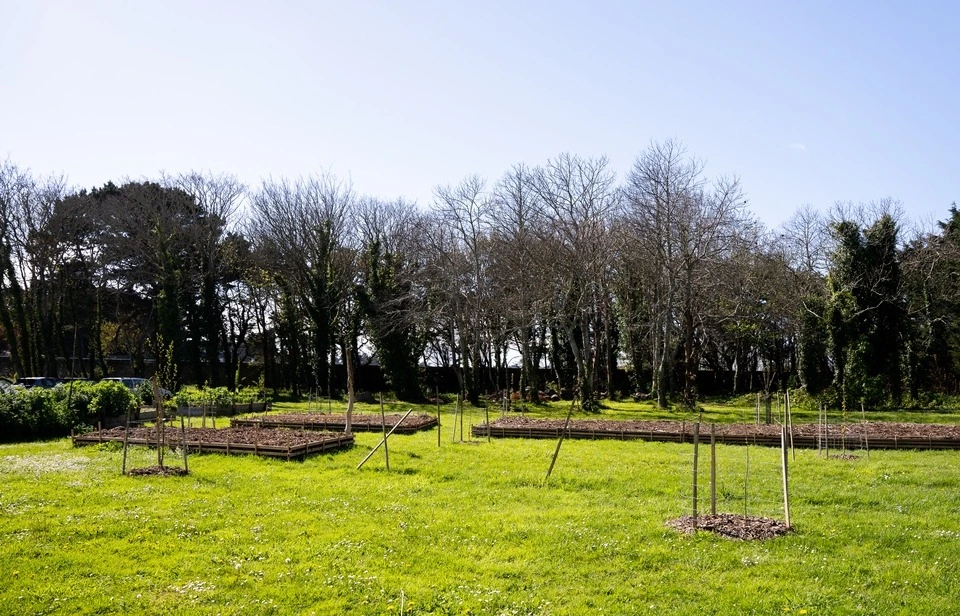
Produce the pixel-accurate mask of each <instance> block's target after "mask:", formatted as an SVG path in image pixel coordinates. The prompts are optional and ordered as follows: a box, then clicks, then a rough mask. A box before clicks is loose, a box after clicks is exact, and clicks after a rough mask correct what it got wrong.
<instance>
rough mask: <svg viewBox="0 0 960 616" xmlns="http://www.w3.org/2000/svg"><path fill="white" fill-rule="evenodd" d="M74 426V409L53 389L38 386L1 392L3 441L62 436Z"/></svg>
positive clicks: (0, 423) (0, 424)
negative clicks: (57, 396) (59, 397)
mask: <svg viewBox="0 0 960 616" xmlns="http://www.w3.org/2000/svg"><path fill="white" fill-rule="evenodd" d="M71 427H72V421H71V413H69V412H68V410H67V409H66V405H65V404H63V403H60V402H58V401H57V399H56V393H55V392H54V391H52V390H49V389H41V388H39V387H35V388H33V389H18V390H15V391H13V392H12V393H9V394H0V439H2V440H4V441H28V440H34V439H40V438H49V437H53V436H62V435H64V434H66V433H68V432H69V431H70V428H71Z"/></svg>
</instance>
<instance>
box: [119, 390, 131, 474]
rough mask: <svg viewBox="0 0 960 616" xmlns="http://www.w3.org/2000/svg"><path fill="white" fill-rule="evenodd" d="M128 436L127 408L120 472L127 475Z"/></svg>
mask: <svg viewBox="0 0 960 616" xmlns="http://www.w3.org/2000/svg"><path fill="white" fill-rule="evenodd" d="M129 436H130V408H129V407H127V425H126V427H125V428H124V430H123V467H122V470H121V472H122V473H123V474H124V475H126V474H127V439H128V438H129Z"/></svg>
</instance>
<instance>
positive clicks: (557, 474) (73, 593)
mask: <svg viewBox="0 0 960 616" xmlns="http://www.w3.org/2000/svg"><path fill="white" fill-rule="evenodd" d="M278 406H279V407H282V409H283V410H292V409H295V408H303V405H278ZM341 408H342V407H341ZM363 408H364V409H365V410H373V409H374V408H378V407H373V406H369V407H363ZM406 408H408V406H406V405H397V406H395V407H393V408H392V409H389V410H397V409H402V410H405V409H406ZM565 408H566V407H565V406H563V405H557V406H555V407H553V408H552V409H539V410H538V411H537V413H539V414H541V415H551V416H557V415H558V414H561V413H562V412H563V411H564V410H565ZM334 410H338V409H336V408H334ZM656 413H658V411H654V410H652V408H648V407H645V406H643V405H633V406H632V407H631V405H611V408H609V409H607V410H605V411H604V412H603V413H602V414H600V415H590V416H600V417H605V418H606V417H628V416H630V417H642V418H648V417H652V416H654V415H656ZM743 413H744V411H743V410H742V409H740V410H731V409H724V408H722V407H717V408H712V407H708V414H710V415H711V417H713V415H715V416H716V417H715V418H712V419H711V420H713V421H720V420H722V419H723V418H724V417H728V418H729V417H733V416H739V415H742V414H743ZM496 415H499V413H496ZM668 416H669V417H678V416H677V415H675V414H672V415H671V414H668ZM949 417H954V416H949ZM451 419H452V415H451V414H450V412H449V409H445V412H444V416H443V420H444V424H443V426H442V429H443V433H442V434H441V436H442V438H441V445H440V447H438V446H437V433H436V430H433V431H429V432H423V433H419V434H416V435H412V436H394V437H391V439H390V450H389V453H390V466H391V470H390V471H389V472H387V471H386V470H385V468H384V460H383V456H382V452H378V453H377V454H376V455H375V456H374V457H373V458H371V460H370V461H369V462H368V463H367V465H366V466H364V467H363V468H362V469H360V470H357V469H356V466H357V464H358V463H359V462H360V460H361V459H362V458H363V457H364V456H365V455H366V454H367V453H368V452H369V450H370V449H371V448H372V447H374V446H375V445H376V444H377V442H378V441H379V438H380V437H379V435H377V434H370V433H359V434H357V436H356V438H357V446H356V447H355V448H353V449H352V450H348V451H343V452H338V453H334V454H330V455H322V456H315V457H311V458H308V459H307V460H305V461H303V462H286V461H280V460H267V459H261V458H256V457H253V456H222V455H216V454H204V455H193V456H191V457H190V460H189V462H190V471H191V472H190V475H189V476H187V477H125V476H123V475H121V474H120V464H121V452H120V449H119V447H117V446H116V445H115V444H105V445H100V446H96V447H90V448H80V449H74V448H73V447H72V446H71V445H70V443H69V441H68V440H67V439H62V440H56V441H50V442H45V443H32V444H22V445H3V446H0V563H2V565H0V572H2V574H3V583H2V584H0V614H49V613H62V614H89V613H157V614H288V613H293V614H300V613H303V614H311V613H315V614H332V613H357V614H400V613H401V612H402V613H404V614H593V613H601V612H602V613H608V614H637V613H644V614H648V613H649V614H666V613H689V614H711V613H718V614H750V613H755V614H801V613H806V614H846V613H864V614H898V613H902V614H938V613H939V614H950V613H956V609H957V607H956V606H957V605H960V570H958V568H957V566H956V559H957V555H958V554H960V452H904V451H874V452H871V453H870V457H869V458H867V457H866V456H863V455H861V456H860V457H859V458H858V459H856V460H840V459H826V458H823V457H818V455H817V453H816V452H814V451H797V454H796V461H795V462H794V463H793V466H792V467H791V473H792V475H791V497H792V499H791V509H792V521H793V524H794V527H795V531H796V532H795V533H794V534H792V535H788V536H786V537H781V538H778V539H774V540H770V541H766V542H753V543H747V542H735V541H731V540H727V539H723V538H720V537H716V536H712V535H708V534H703V533H701V534H699V535H697V536H684V535H681V534H679V533H677V532H676V531H673V530H671V529H669V528H667V527H665V525H664V522H665V521H666V520H668V519H670V518H673V517H677V516H680V515H683V514H686V513H688V512H689V511H688V509H689V503H688V495H689V492H690V482H691V473H692V470H691V459H692V458H691V453H692V446H691V445H689V444H687V445H677V444H668V443H643V442H637V441H631V442H618V441H566V442H564V444H563V449H562V451H561V454H560V458H559V461H558V463H557V466H556V469H555V470H554V474H553V477H552V478H551V479H550V482H549V483H548V484H546V485H544V475H545V473H546V469H547V467H548V466H549V463H550V457H551V455H552V454H553V450H554V448H555V446H556V443H555V442H554V441H535V440H512V439H510V440H508V439H502V440H496V439H495V440H494V441H493V442H492V443H488V442H486V440H485V439H474V441H473V442H468V443H460V442H456V443H454V442H453V434H452V422H451ZM465 420H466V422H467V425H465V428H464V434H465V436H468V435H469V423H470V422H472V423H481V422H482V421H483V411H482V410H473V411H472V413H468V414H467V415H466V417H465ZM218 423H219V422H218ZM951 423H954V422H952V421H951ZM131 452H132V453H131V458H132V460H131V461H132V463H133V465H134V466H146V465H149V464H153V463H155V461H156V455H155V453H153V452H150V451H147V450H144V449H134V450H131ZM779 455H780V452H779V451H778V450H772V449H764V448H759V447H751V448H749V449H747V448H742V447H719V448H718V457H719V458H720V460H721V474H722V477H721V487H720V500H721V503H720V508H721V510H729V511H733V512H739V511H740V510H742V508H743V507H744V502H743V498H742V495H741V491H742V487H741V484H742V481H741V479H742V476H743V470H744V467H745V465H746V464H747V463H749V468H750V481H751V482H752V484H751V485H753V486H755V488H753V489H754V490H755V494H754V493H751V495H750V497H749V498H752V499H753V500H754V501H756V502H755V503H751V502H750V500H749V499H748V503H747V506H748V507H750V508H751V510H750V511H749V513H751V514H753V513H767V514H772V513H775V512H776V507H777V505H776V498H777V496H776V486H777V485H778V482H779V475H778V474H777V469H778V464H779ZM748 458H749V459H748ZM167 462H168V464H171V465H175V464H178V463H179V462H180V460H179V458H178V457H177V456H175V455H173V454H168V456H167ZM704 467H705V465H704V464H703V463H701V471H702V473H701V474H702V477H703V478H704V479H705V478H706V472H705V470H704ZM763 490H766V491H767V493H763ZM761 505H762V507H765V508H766V510H764V511H754V508H756V507H760V506H761Z"/></svg>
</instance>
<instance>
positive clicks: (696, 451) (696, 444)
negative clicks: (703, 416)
mask: <svg viewBox="0 0 960 616" xmlns="http://www.w3.org/2000/svg"><path fill="white" fill-rule="evenodd" d="M699 461H700V422H699V421H698V422H697V423H695V424H693V527H694V528H696V527H697V466H698V463H699Z"/></svg>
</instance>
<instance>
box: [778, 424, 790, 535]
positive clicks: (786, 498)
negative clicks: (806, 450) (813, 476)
mask: <svg viewBox="0 0 960 616" xmlns="http://www.w3.org/2000/svg"><path fill="white" fill-rule="evenodd" d="M780 454H781V457H782V459H783V516H784V518H786V522H787V528H790V481H789V474H788V469H787V427H786V426H783V427H782V428H781V430H780Z"/></svg>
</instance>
